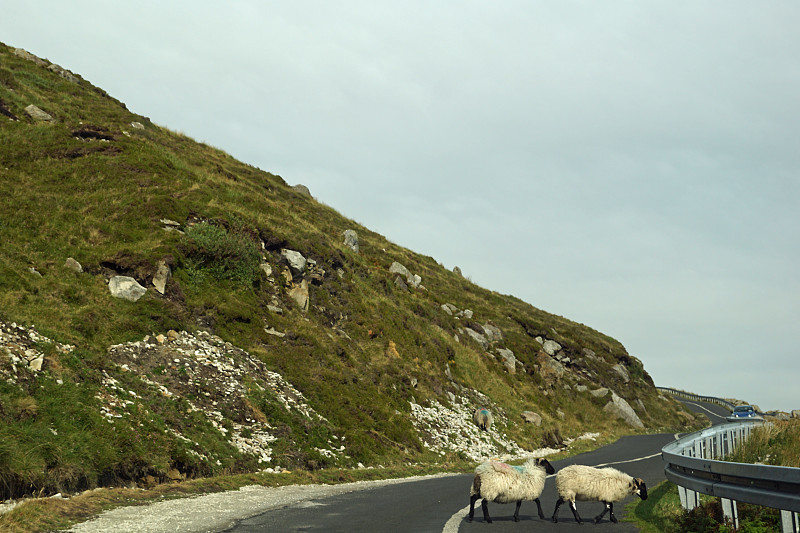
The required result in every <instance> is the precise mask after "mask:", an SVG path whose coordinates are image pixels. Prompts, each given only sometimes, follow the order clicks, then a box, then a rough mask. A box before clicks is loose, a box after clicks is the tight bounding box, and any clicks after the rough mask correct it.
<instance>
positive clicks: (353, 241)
mask: <svg viewBox="0 0 800 533" xmlns="http://www.w3.org/2000/svg"><path fill="white" fill-rule="evenodd" d="M344 245H345V246H347V247H348V248H350V249H351V250H353V251H354V252H356V253H358V233H356V232H355V230H352V229H348V230H345V232H344Z"/></svg>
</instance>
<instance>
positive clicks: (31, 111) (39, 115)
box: [25, 104, 55, 122]
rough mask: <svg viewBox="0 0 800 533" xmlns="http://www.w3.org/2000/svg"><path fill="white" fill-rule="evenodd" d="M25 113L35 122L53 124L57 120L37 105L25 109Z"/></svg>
mask: <svg viewBox="0 0 800 533" xmlns="http://www.w3.org/2000/svg"><path fill="white" fill-rule="evenodd" d="M25 112H26V113H27V114H28V116H30V117H31V118H32V119H33V120H38V121H40V122H53V121H54V120H55V119H54V118H53V117H52V116H51V115H50V114H49V113H46V112H45V111H42V110H41V109H39V108H38V107H36V106H35V105H33V104H31V105H29V106H28V107H26V108H25Z"/></svg>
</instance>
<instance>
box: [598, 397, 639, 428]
mask: <svg viewBox="0 0 800 533" xmlns="http://www.w3.org/2000/svg"><path fill="white" fill-rule="evenodd" d="M603 411H605V412H606V413H609V414H611V415H614V416H616V417H617V418H621V419H623V420H624V421H625V422H627V423H628V424H629V425H631V426H633V427H635V428H643V427H644V424H642V421H641V420H639V416H638V415H637V414H636V411H634V410H633V408H632V407H631V406H630V404H628V402H627V401H625V399H624V398H621V397H620V396H617V394H616V393H614V392H612V393H611V401H610V402H608V403H607V404H606V405H605V407H603Z"/></svg>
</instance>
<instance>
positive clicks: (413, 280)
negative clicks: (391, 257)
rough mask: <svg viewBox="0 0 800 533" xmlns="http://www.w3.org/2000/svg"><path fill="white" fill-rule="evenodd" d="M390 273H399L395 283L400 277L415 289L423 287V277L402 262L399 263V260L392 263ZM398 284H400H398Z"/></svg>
mask: <svg viewBox="0 0 800 533" xmlns="http://www.w3.org/2000/svg"><path fill="white" fill-rule="evenodd" d="M389 273H390V274H397V277H396V278H395V283H396V282H397V280H398V279H400V280H401V281H403V283H404V284H406V286H407V287H410V288H413V289H419V288H422V278H421V277H420V276H418V275H417V274H412V273H411V272H410V271H409V270H408V269H407V268H406V267H405V266H403V265H402V264H401V263H398V262H397V261H394V262H392V265H391V266H390V267H389ZM401 278H405V279H401ZM398 286H400V285H399V284H398Z"/></svg>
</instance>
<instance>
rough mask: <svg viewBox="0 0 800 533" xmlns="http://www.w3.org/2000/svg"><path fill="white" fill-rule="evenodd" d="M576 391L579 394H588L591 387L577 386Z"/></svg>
mask: <svg viewBox="0 0 800 533" xmlns="http://www.w3.org/2000/svg"><path fill="white" fill-rule="evenodd" d="M575 390H576V391H578V392H586V391H587V390H589V387H587V386H586V385H575Z"/></svg>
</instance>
